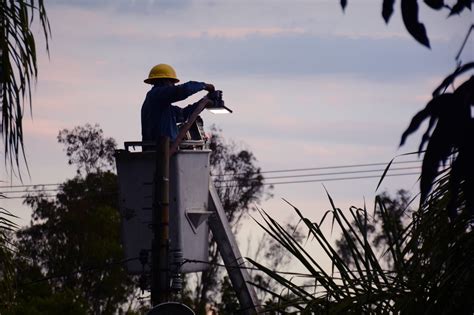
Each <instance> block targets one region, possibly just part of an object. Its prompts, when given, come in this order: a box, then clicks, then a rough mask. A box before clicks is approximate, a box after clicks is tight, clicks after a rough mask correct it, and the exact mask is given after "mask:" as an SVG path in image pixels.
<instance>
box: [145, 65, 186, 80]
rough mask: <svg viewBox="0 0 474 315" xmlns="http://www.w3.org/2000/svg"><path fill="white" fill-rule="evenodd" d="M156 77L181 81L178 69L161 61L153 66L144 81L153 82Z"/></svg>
mask: <svg viewBox="0 0 474 315" xmlns="http://www.w3.org/2000/svg"><path fill="white" fill-rule="evenodd" d="M154 79H172V80H174V81H175V82H179V79H178V77H177V75H176V71H174V69H173V67H172V66H170V65H167V64H164V63H160V64H159V65H156V66H154V67H153V68H151V70H150V74H149V75H148V78H146V79H145V80H144V81H143V82H145V83H148V84H153V80H154Z"/></svg>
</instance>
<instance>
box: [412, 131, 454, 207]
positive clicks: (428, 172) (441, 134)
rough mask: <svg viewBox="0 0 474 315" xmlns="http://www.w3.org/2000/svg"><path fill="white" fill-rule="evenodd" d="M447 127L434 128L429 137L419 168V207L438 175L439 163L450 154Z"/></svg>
mask: <svg viewBox="0 0 474 315" xmlns="http://www.w3.org/2000/svg"><path fill="white" fill-rule="evenodd" d="M449 133H450V129H449V125H448V124H446V125H440V124H438V126H437V127H436V129H435V130H434V132H433V135H432V137H431V140H430V142H429V143H428V147H427V148H426V152H425V156H424V157H423V165H422V167H421V176H420V205H422V204H423V203H424V202H425V201H426V198H427V196H428V194H429V192H430V191H431V187H432V185H433V181H434V179H435V178H436V176H437V175H438V167H439V165H440V163H441V162H442V161H444V160H446V158H447V157H448V156H449V154H450V152H451V142H450V141H449V139H450V138H451V137H449Z"/></svg>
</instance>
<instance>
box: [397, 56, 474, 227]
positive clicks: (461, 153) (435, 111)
mask: <svg viewBox="0 0 474 315" xmlns="http://www.w3.org/2000/svg"><path fill="white" fill-rule="evenodd" d="M473 68H474V63H469V64H466V65H464V66H462V67H460V68H458V69H456V71H455V72H454V73H453V74H452V75H450V76H448V77H447V78H446V79H445V80H444V82H443V83H442V84H441V85H440V86H439V87H438V88H436V90H435V91H434V92H433V99H432V100H431V101H429V102H428V104H427V105H426V107H425V108H424V109H423V110H421V111H420V112H418V113H417V114H416V115H415V116H414V117H413V119H412V121H411V123H410V125H409V126H408V128H407V130H406V131H405V132H404V133H403V135H402V139H401V143H400V145H403V144H404V142H405V140H406V138H407V136H408V135H409V134H411V133H413V132H414V131H416V130H417V129H418V128H419V126H420V125H421V123H422V122H423V121H424V120H425V119H428V118H429V125H428V128H427V130H426V132H425V134H424V135H423V138H422V140H421V143H420V146H419V151H418V152H419V153H421V152H422V151H423V149H424V146H425V144H426V151H425V155H424V157H423V166H422V171H421V180H420V191H421V196H420V203H424V202H425V201H426V199H427V197H428V194H429V192H430V191H431V188H432V186H433V184H434V182H435V180H436V177H437V176H438V175H439V173H438V169H439V167H440V165H441V164H446V162H447V160H448V159H450V160H451V161H450V169H449V173H448V175H446V176H448V178H449V191H450V194H451V197H450V199H449V203H448V205H447V208H448V213H449V216H450V217H451V218H454V217H455V216H456V215H457V209H458V208H459V207H460V206H462V204H463V203H464V202H465V206H466V208H467V209H468V210H469V211H470V212H471V213H474V164H473V163H472V161H474V148H473V145H472V139H473V137H474V119H472V117H471V106H473V105H474V76H471V77H470V78H469V79H468V80H467V81H465V82H464V83H463V84H461V85H460V86H459V87H458V88H456V89H455V90H454V92H453V93H447V92H444V91H445V90H446V89H447V88H448V86H449V85H450V84H452V83H453V82H454V79H455V78H456V77H457V76H459V75H460V74H461V73H463V72H465V71H467V70H469V69H473ZM435 124H436V127H435ZM433 128H434V130H433Z"/></svg>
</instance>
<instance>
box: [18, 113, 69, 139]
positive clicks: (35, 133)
mask: <svg viewBox="0 0 474 315" xmlns="http://www.w3.org/2000/svg"><path fill="white" fill-rule="evenodd" d="M64 125H65V124H64V122H62V121H59V120H51V119H42V118H35V119H33V120H31V119H25V120H24V121H23V128H24V131H25V133H26V134H27V135H28V138H42V139H44V138H49V139H54V138H55V137H56V136H57V134H58V131H59V130H60V129H62V128H64V127H65V126H64Z"/></svg>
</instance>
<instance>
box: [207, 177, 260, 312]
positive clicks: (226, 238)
mask: <svg viewBox="0 0 474 315" xmlns="http://www.w3.org/2000/svg"><path fill="white" fill-rule="evenodd" d="M209 209H210V210H211V211H213V214H212V215H211V216H210V217H209V227H210V228H211V231H212V235H213V236H214V238H215V239H216V243H217V247H218V249H219V253H220V254H221V257H222V260H223V261H224V264H225V267H226V269H227V273H228V275H229V278H230V281H231V283H232V287H233V288H234V290H235V294H236V295H237V299H238V300H239V303H240V307H241V309H242V311H241V312H239V314H244V315H254V314H257V313H258V311H259V305H260V302H259V301H258V298H257V294H256V293H255V290H254V288H253V286H252V285H251V284H250V281H251V278H250V275H249V273H248V272H247V270H246V269H245V268H243V267H245V261H244V259H243V258H242V255H241V254H240V250H239V247H238V246H237V241H236V240H235V237H234V234H233V233H232V230H231V228H230V224H229V221H228V220H227V217H226V215H225V212H224V208H223V207H222V203H221V200H220V198H219V195H218V194H217V190H216V188H215V186H214V184H213V183H211V184H210V185H209Z"/></svg>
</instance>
